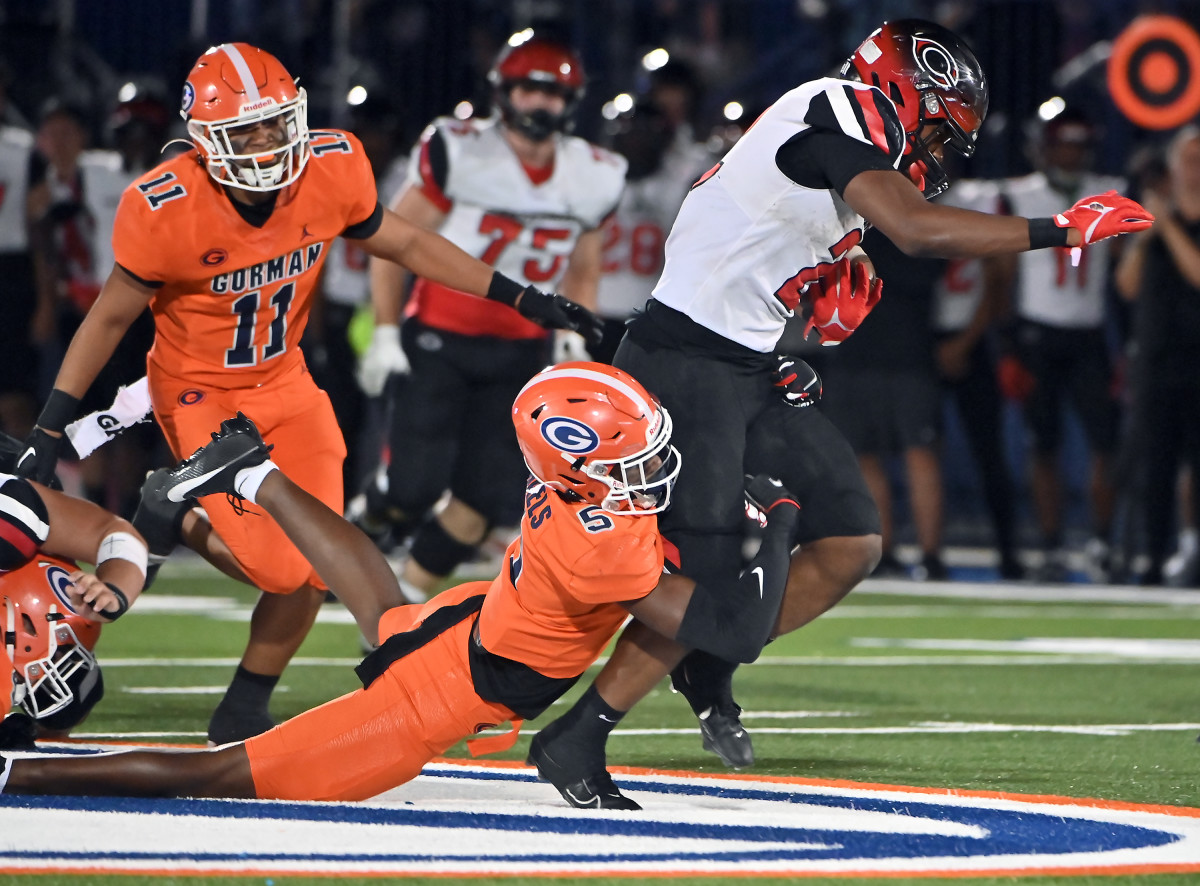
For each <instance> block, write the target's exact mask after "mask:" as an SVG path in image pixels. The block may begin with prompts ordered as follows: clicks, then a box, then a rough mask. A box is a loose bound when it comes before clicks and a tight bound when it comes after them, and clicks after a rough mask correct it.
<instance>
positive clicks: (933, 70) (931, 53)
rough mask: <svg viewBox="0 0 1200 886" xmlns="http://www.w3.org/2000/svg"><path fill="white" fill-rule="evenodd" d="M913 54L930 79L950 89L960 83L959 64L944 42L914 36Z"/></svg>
mask: <svg viewBox="0 0 1200 886" xmlns="http://www.w3.org/2000/svg"><path fill="white" fill-rule="evenodd" d="M913 55H914V56H915V57H916V59H917V63H918V64H919V65H920V66H921V68H922V70H924V71H925V73H926V74H928V75H929V79H931V80H932V81H933V82H934V83H936V84H937V85H938V86H941V87H942V88H943V89H950V88H952V87H953V86H954V85H955V84H957V83H958V79H959V72H958V65H957V64H956V63H955V61H954V57H953V56H952V55H950V53H949V52H948V51H947V50H946V47H944V46H942V44H940V43H937V42H935V41H933V40H930V39H929V38H928V37H913Z"/></svg>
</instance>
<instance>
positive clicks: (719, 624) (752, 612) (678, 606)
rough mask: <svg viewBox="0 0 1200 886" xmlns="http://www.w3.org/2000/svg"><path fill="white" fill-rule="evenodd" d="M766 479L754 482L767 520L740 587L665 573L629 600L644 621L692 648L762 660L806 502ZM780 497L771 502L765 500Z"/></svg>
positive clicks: (630, 607)
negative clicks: (650, 587)
mask: <svg viewBox="0 0 1200 886" xmlns="http://www.w3.org/2000/svg"><path fill="white" fill-rule="evenodd" d="M767 482H769V483H774V481H769V480H768V479H767V478H765V477H756V478H755V479H754V480H753V481H751V486H750V489H751V490H754V491H756V492H757V493H758V494H757V495H755V496H754V500H755V501H756V502H760V503H761V504H756V505H755V508H756V510H757V511H759V512H760V513H762V514H764V515H765V514H768V513H769V514H770V516H769V518H767V525H766V530H765V532H764V533H763V539H762V545H761V546H760V547H759V550H758V554H757V555H756V556H755V557H754V559H753V560H751V561H750V564H749V565H748V566H747V567H746V569H745V570H744V571H743V572H742V574H741V576H740V577H739V578H738V579H737V581H736V582H735V583H734V586H728V587H727V586H724V585H712V586H709V585H706V584H702V583H701V584H698V583H697V582H695V581H693V580H692V579H690V578H685V577H684V576H682V575H664V576H663V577H662V579H661V580H660V581H659V583H658V586H657V587H656V588H655V589H654V590H653V591H651V592H650V593H649V594H648V595H646V596H645V597H643V598H642V599H640V600H635V601H632V602H630V603H626V604H625V608H626V609H628V610H629V611H630V612H631V613H632V614H633V616H634V618H636V619H637V620H638V621H640V622H643V623H644V624H646V625H647V626H649V627H651V628H653V629H654V630H655V631H656V632H658V633H659V634H661V635H662V636H663V637H666V638H667V639H670V640H674V641H675V642H677V643H679V644H680V645H681V646H683V647H687V648H689V649H703V650H704V651H705V652H711V653H712V654H713V655H715V656H717V657H719V658H724V659H726V660H728V661H743V662H751V661H754V659H756V658H758V655H759V653H760V652H761V651H762V648H763V646H764V645H766V642H767V640H768V639H770V636H771V630H772V629H773V628H774V626H775V620H776V617H777V616H778V614H779V606H780V603H781V602H782V601H783V592H784V590H785V588H786V586H787V576H788V569H789V567H790V566H791V551H792V547H793V543H792V539H793V537H794V534H795V530H796V521H797V519H798V518H799V513H800V506H799V505H798V504H797V503H796V501H795V500H794V499H793V498H792V497H791V495H790V494H789V493H788V492H787V490H785V489H783V487H782V486H778V485H775V486H774V488H770V487H764V486H763V485H762V484H763V483H767ZM770 496H775V497H773V498H771V500H770V501H763V499H764V498H767V497H770Z"/></svg>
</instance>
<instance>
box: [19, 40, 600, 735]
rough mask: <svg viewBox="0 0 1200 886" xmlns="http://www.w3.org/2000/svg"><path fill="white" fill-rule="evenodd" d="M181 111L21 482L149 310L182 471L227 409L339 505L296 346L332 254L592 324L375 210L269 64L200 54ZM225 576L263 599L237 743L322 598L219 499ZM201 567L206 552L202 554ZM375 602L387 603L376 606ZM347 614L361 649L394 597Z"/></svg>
mask: <svg viewBox="0 0 1200 886" xmlns="http://www.w3.org/2000/svg"><path fill="white" fill-rule="evenodd" d="M182 114H183V116H184V119H185V120H186V121H187V131H188V135H189V137H190V139H191V142H192V147H193V150H190V151H188V152H186V153H184V154H181V155H179V156H178V157H175V158H172V159H170V160H168V161H166V162H165V163H162V164H160V165H159V166H157V167H155V168H154V169H153V170H151V171H150V172H148V173H147V174H145V175H144V176H142V177H141V178H139V179H138V180H136V181H135V182H134V183H133V184H132V185H131V186H130V187H129V188H127V189H126V190H125V192H124V194H123V196H122V198H121V204H120V206H119V208H118V210H117V218H116V224H115V230H114V235H113V247H114V252H115V256H116V263H117V264H116V267H115V268H114V269H113V271H112V273H111V274H110V275H109V277H108V279H107V280H106V281H105V283H104V287H103V289H102V291H101V293H100V297H99V299H98V300H97V301H96V303H95V305H94V306H93V307H92V309H91V310H90V311H89V312H88V314H87V316H86V318H85V319H84V321H83V323H82V325H81V326H80V328H79V331H78V332H77V333H76V334H75V337H74V338H73V339H72V341H71V345H70V347H69V349H68V351H67V354H66V357H65V359H64V360H63V363H62V366H61V368H60V369H59V373H58V377H57V379H56V380H55V384H54V390H53V391H52V392H51V394H50V397H49V398H48V399H47V401H46V404H45V407H44V408H43V410H42V413H41V416H40V417H39V419H38V426H37V427H35V428H34V430H33V431H32V433H31V434H30V437H29V439H28V440H27V444H28V449H27V450H26V452H25V454H24V455H22V457H21V460H20V462H19V465H18V470H19V471H20V473H22V474H23V475H25V476H30V477H33V478H34V479H37V478H43V479H44V478H46V477H49V476H50V475H51V474H52V472H53V470H54V465H55V462H56V458H57V450H58V445H59V441H60V437H61V432H62V430H63V427H64V426H65V425H66V424H67V422H68V421H70V420H71V418H72V417H73V415H74V413H75V411H76V408H77V405H78V403H79V398H80V397H81V396H83V394H84V393H85V392H86V391H87V389H88V387H89V386H90V385H91V384H92V382H93V380H94V379H95V377H96V375H97V373H98V372H99V371H100V369H101V367H102V366H103V365H104V363H105V361H106V360H107V359H108V358H109V356H110V355H111V354H112V353H113V349H114V348H115V347H116V345H117V343H118V342H119V341H120V340H121V337H122V336H123V335H124V334H125V332H126V330H127V329H128V328H129V326H130V324H131V323H132V322H133V321H134V319H135V318H136V317H137V316H138V315H139V314H140V313H141V312H142V311H144V310H145V309H146V306H147V305H149V306H150V308H151V311H152V312H153V315H154V319H155V329H156V335H155V342H154V346H153V348H152V349H151V351H150V354H149V357H148V360H147V375H148V378H149V380H150V394H151V400H152V402H153V406H154V412H155V415H156V417H157V419H158V423H159V425H160V427H161V428H162V429H163V433H164V434H165V436H166V438H167V441H168V443H169V444H170V446H171V449H172V451H173V452H174V453H175V454H176V456H177V457H178V456H182V455H184V454H186V453H188V452H191V451H192V450H193V449H195V448H196V447H197V446H198V445H200V444H201V443H203V442H204V441H205V440H207V439H208V435H209V432H210V429H211V428H213V427H215V426H216V425H217V424H218V423H219V422H220V420H221V419H222V418H224V417H225V416H228V415H230V414H232V413H234V412H236V411H238V410H243V411H245V412H246V413H248V414H250V415H252V416H254V418H255V419H256V420H257V421H258V422H260V423H261V425H262V427H263V430H264V433H265V434H266V436H267V437H268V439H270V440H272V441H273V442H274V443H275V444H276V446H277V448H276V453H277V457H278V459H279V461H280V463H281V464H282V465H284V467H285V469H286V470H288V471H289V472H290V473H291V474H292V475H293V476H294V477H295V478H296V481H297V482H298V483H299V484H300V485H302V486H303V487H304V488H305V489H307V490H309V491H310V492H311V493H312V494H313V495H315V496H316V497H317V498H318V499H320V500H321V501H323V502H325V503H326V504H328V505H329V506H330V507H333V508H335V509H337V510H341V507H342V460H343V459H344V457H345V454H346V452H345V445H344V443H343V441H342V437H341V433H340V432H339V430H338V426H337V422H336V419H335V417H334V413H333V409H332V407H331V406H330V403H329V398H328V397H327V396H326V395H325V393H324V392H322V391H321V390H320V389H318V388H317V387H316V385H315V384H314V383H313V381H312V379H311V377H310V375H309V373H308V370H307V368H306V366H305V363H304V358H303V356H302V354H301V351H300V348H299V342H300V337H301V334H302V333H303V331H304V326H305V323H306V321H307V319H308V311H309V305H310V299H311V297H312V290H313V286H314V284H315V282H316V280H317V278H318V275H319V274H320V271H321V266H322V264H323V262H324V261H325V257H326V254H327V252H328V245H329V243H330V241H332V240H333V239H334V238H335V237H338V236H345V237H350V238H352V239H354V240H356V241H358V242H359V243H360V244H361V246H362V248H363V249H365V250H366V251H367V252H369V253H371V254H373V255H377V256H380V257H383V258H386V259H389V260H391V261H395V262H397V263H400V264H403V265H405V266H407V267H410V268H412V269H413V270H414V271H416V272H417V273H420V274H422V275H423V276H427V277H430V278H432V279H435V280H438V281H440V282H442V283H444V284H446V285H449V286H453V287H455V288H456V289H460V290H462V291H464V292H468V293H471V294H472V295H475V296H485V297H487V298H489V299H492V300H496V301H500V302H503V303H504V304H506V305H509V306H514V305H515V307H516V308H517V310H518V311H519V312H520V313H521V314H523V315H524V316H525V317H526V318H531V319H533V320H535V321H536V322H541V323H544V324H546V325H548V326H560V327H561V326H568V327H574V328H579V327H580V324H581V323H589V322H590V320H591V318H590V317H589V316H588V315H587V312H586V311H585V310H584V309H582V308H580V307H579V306H577V305H574V304H572V303H571V302H568V301H567V300H566V299H563V298H562V297H561V296H556V295H549V294H546V293H543V292H540V291H538V290H536V289H533V288H532V287H525V286H523V285H522V284H520V283H516V282H515V281H513V280H511V279H509V278H507V277H505V276H504V275H503V274H500V273H497V272H495V271H493V269H492V268H490V267H488V266H487V265H485V264H484V263H483V262H480V261H478V260H476V259H474V258H472V257H471V256H469V255H467V254H465V253H464V252H463V251H462V250H460V249H458V248H457V247H456V246H454V245H453V244H452V243H450V242H449V241H447V240H445V239H444V238H442V237H438V236H436V235H434V234H431V233H429V232H427V231H424V230H422V229H421V228H419V227H417V226H415V225H413V224H411V223H409V222H407V221H405V220H404V219H402V218H400V217H399V216H397V215H395V214H394V213H391V212H388V211H387V210H385V209H384V208H383V207H381V206H380V205H379V203H378V200H377V198H376V190H375V181H374V178H373V176H372V174H371V167H370V163H369V162H368V159H367V157H366V154H365V153H364V151H363V149H362V146H361V144H360V143H359V141H358V139H357V138H355V137H354V136H353V135H352V134H350V133H348V132H342V131H339V130H318V131H313V132H310V131H309V128H308V123H307V97H306V95H305V92H304V90H303V89H298V88H297V87H296V85H295V83H294V82H293V80H292V77H291V75H290V74H289V73H288V72H287V70H286V69H285V68H284V67H283V65H282V64H280V62H279V61H278V60H277V59H276V58H274V57H273V56H271V55H270V54H268V53H266V52H263V51H262V50H260V49H257V48H255V47H253V46H249V45H247V44H245V43H226V44H222V45H220V46H216V47H213V48H212V49H210V50H208V51H207V52H206V53H204V55H202V56H201V57H200V59H199V60H198V61H197V62H196V64H195V66H194V67H193V68H192V70H191V72H190V73H189V74H188V78H187V81H186V83H185V84H184V89H183V102H182ZM204 505H205V511H206V512H207V514H208V518H209V519H210V520H211V521H212V526H213V528H214V529H215V532H216V535H217V536H218V537H219V539H220V540H221V541H222V542H223V546H222V549H221V550H220V551H219V552H217V553H215V554H214V556H217V557H218V560H219V561H220V562H219V563H218V565H219V566H221V567H222V568H224V569H225V570H226V571H230V570H234V569H236V570H237V571H240V572H243V573H244V574H245V575H246V576H248V577H249V578H250V580H251V581H252V583H253V584H254V585H255V586H257V587H258V588H260V589H261V590H263V591H265V592H266V593H264V594H263V595H261V596H260V597H259V600H258V603H257V605H256V606H255V611H254V615H253V617H252V619H251V623H250V640H249V643H248V645H247V647H246V652H245V653H244V655H243V657H242V661H241V665H240V666H239V668H238V670H237V673H236V675H235V677H234V679H233V681H232V683H231V685H230V687H229V690H228V691H227V693H226V695H225V697H224V699H223V700H222V701H221V703H220V704H219V705H218V707H217V709H216V712H215V713H214V714H213V719H212V721H211V722H210V724H209V730H208V734H209V739H210V740H211V741H214V742H218V743H221V742H225V741H231V740H234V739H238V738H244V737H246V736H249V735H253V734H256V733H258V732H262V731H265V730H266V729H269V728H270V727H271V726H272V725H273V722H272V720H271V718H270V715H269V714H268V712H267V703H268V700H269V698H270V693H271V691H272V689H273V688H274V686H275V683H276V682H277V681H278V679H279V675H280V674H281V673H282V672H283V669H284V667H285V666H286V665H287V663H288V661H289V660H290V659H291V657H292V655H293V654H294V653H295V651H296V649H297V648H298V647H299V645H300V643H301V641H302V640H303V639H304V637H305V636H306V634H307V633H308V630H309V628H310V627H311V625H312V623H313V621H314V619H315V618H316V615H317V611H318V610H319V608H320V605H321V602H322V601H323V599H324V587H323V585H322V583H321V581H320V579H319V577H318V576H317V575H316V573H315V571H314V570H313V568H312V566H311V565H310V564H309V563H308V562H307V561H306V560H305V558H304V557H303V556H302V555H301V554H300V553H299V551H297V550H296V549H295V547H294V546H293V545H291V544H290V543H289V542H288V540H287V537H286V536H285V534H284V533H283V530H282V529H280V528H279V526H278V525H277V524H276V523H275V522H274V521H272V520H267V519H263V518H262V516H261V515H260V514H256V513H245V514H243V513H242V511H241V510H240V509H235V508H233V507H231V505H230V504H228V503H226V502H223V501H222V500H220V499H219V498H218V499H212V500H209V501H207V502H205V503H204ZM209 553H213V551H212V550H210V551H209ZM380 590H381V591H383V590H384V589H382V588H381V589H380ZM363 602H364V603H365V604H366V605H365V606H361V607H360V608H359V609H358V610H357V611H353V610H352V611H353V614H354V616H355V618H356V619H357V620H358V622H359V624H360V626H361V627H362V630H363V632H364V634H366V636H367V637H368V638H369V639H371V638H373V637H374V632H375V628H376V624H377V622H378V618H379V615H380V614H381V613H382V612H383V611H384V610H385V609H386V608H387V607H388V606H390V605H392V603H394V602H396V601H394V600H392V599H382V598H381V599H379V600H376V601H373V602H372V601H363Z"/></svg>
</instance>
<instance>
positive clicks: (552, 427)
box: [541, 415, 600, 455]
mask: <svg viewBox="0 0 1200 886" xmlns="http://www.w3.org/2000/svg"><path fill="white" fill-rule="evenodd" d="M541 432H542V436H543V437H544V438H545V439H546V442H547V443H549V444H550V445H551V446H553V447H554V448H555V449H560V450H562V451H563V452H567V453H570V454H571V455H587V454H588V453H589V452H593V451H594V450H595V449H596V447H597V446H599V445H600V435H599V434H597V433H596V432H595V431H593V430H592V429H591V428H589V427H588V426H587V425H585V424H584V423H583V422H581V421H576V420H575V419H573V418H565V417H564V416H560V415H558V416H552V417H550V418H548V419H546V420H545V421H544V422H542V424H541Z"/></svg>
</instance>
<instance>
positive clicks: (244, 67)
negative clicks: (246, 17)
mask: <svg viewBox="0 0 1200 886" xmlns="http://www.w3.org/2000/svg"><path fill="white" fill-rule="evenodd" d="M221 51H222V52H224V53H225V55H226V56H228V57H229V60H230V61H231V62H232V63H233V68H234V70H235V71H237V74H238V77H239V78H241V81H242V88H243V89H244V90H245V92H246V100H247V101H250V102H256V101H258V100H259V99H260V98H262V96H260V95H259V94H258V84H257V83H255V82H254V75H253V74H251V73H250V66H249V65H248V64H246V59H245V56H243V55H242V53H241V52H240V51H239V50H238V48H237V47H236V46H234V45H233V44H232V43H222V44H221Z"/></svg>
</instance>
